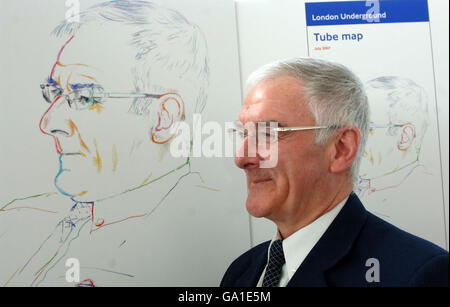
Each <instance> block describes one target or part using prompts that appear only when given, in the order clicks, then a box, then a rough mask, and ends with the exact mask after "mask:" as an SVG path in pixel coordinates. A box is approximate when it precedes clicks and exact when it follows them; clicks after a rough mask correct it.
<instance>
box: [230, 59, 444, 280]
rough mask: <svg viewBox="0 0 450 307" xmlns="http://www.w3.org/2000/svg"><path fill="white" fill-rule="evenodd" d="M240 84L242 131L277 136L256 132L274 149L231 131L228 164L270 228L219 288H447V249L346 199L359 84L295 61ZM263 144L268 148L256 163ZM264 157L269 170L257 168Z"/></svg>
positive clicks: (357, 151) (354, 160) (355, 151)
mask: <svg viewBox="0 0 450 307" xmlns="http://www.w3.org/2000/svg"><path fill="white" fill-rule="evenodd" d="M248 85H249V89H250V91H249V92H248V95H247V97H246V99H245V102H244V105H243V107H242V109H241V112H240V114H239V121H240V122H241V124H242V125H243V126H245V127H251V126H252V125H249V123H261V122H262V123H268V122H270V123H272V124H273V123H276V124H277V125H278V128H265V129H264V134H265V135H266V136H268V139H270V140H274V139H275V141H274V142H273V143H274V144H272V142H267V140H265V139H264V138H259V139H258V138H255V136H260V135H262V134H261V133H260V131H257V130H256V131H250V129H248V128H247V129H243V128H236V131H238V132H240V134H241V135H243V136H244V137H245V138H244V141H243V144H242V145H241V146H242V148H241V150H240V151H239V153H243V154H238V155H237V156H236V158H235V162H236V165H237V166H238V167H240V168H242V169H243V170H244V171H245V173H246V175H247V184H248V189H249V192H248V198H247V202H246V207H247V210H248V212H249V213H250V214H251V215H253V216H255V217H265V218H268V219H270V220H271V221H273V222H274V223H275V224H276V225H277V229H278V230H277V233H276V235H275V238H274V239H273V240H272V241H268V242H265V243H262V244H260V245H258V246H256V247H254V248H252V249H251V250H249V251H248V252H246V253H245V254H243V255H242V256H240V257H239V258H237V259H236V260H235V261H234V262H233V263H232V264H231V266H230V267H229V268H228V270H227V272H226V273H225V275H224V277H223V279H222V283H221V285H222V286H263V287H271V286H406V285H411V286H421V285H448V262H449V258H448V253H447V252H446V251H445V250H443V249H441V248H439V247H438V246H435V245H433V244H432V243H430V242H427V241H425V240H422V239H420V238H417V237H414V236H413V235H411V234H408V233H406V232H404V231H402V230H400V229H398V228H396V227H394V226H393V225H390V224H388V223H386V222H385V221H383V220H381V219H379V218H377V217H376V216H374V215H372V214H371V213H369V212H367V211H366V210H365V209H364V207H363V205H362V204H361V202H360V201H359V199H358V197H357V196H356V194H354V193H353V192H352V190H353V183H354V182H355V181H356V179H357V175H358V168H359V163H360V159H361V156H362V153H363V152H364V144H365V142H366V139H367V134H368V132H369V109H368V102H367V98H366V95H365V92H364V90H363V86H362V84H361V82H360V81H359V80H358V78H357V77H356V76H355V75H354V74H353V73H352V72H351V71H349V70H348V69H347V68H345V67H343V66H342V65H339V64H335V63H330V62H326V61H322V60H314V59H293V60H287V61H279V62H275V63H272V64H269V65H266V66H264V67H262V68H260V69H259V70H257V71H256V72H255V73H253V74H252V75H251V76H250V77H249V80H248ZM253 126H254V127H258V128H260V127H261V126H259V125H253ZM280 127H281V128H282V129H281V128H280ZM242 129H243V130H242ZM239 130H241V131H239ZM261 142H267V143H270V146H269V150H266V151H265V152H264V155H260V152H259V149H260V148H264V147H265V145H267V144H259V143H261ZM255 143H256V144H258V146H257V147H256V148H257V149H256V154H250V153H252V151H253V150H254V148H253V150H252V149H251V147H252V146H250V145H251V144H255ZM260 145H262V146H260ZM274 145H276V146H277V150H273V147H274ZM271 148H272V149H271ZM272 154H278V157H277V161H278V163H277V164H276V166H275V167H272V168H264V167H261V165H262V162H264V161H265V160H267V159H273V157H271V155H272Z"/></svg>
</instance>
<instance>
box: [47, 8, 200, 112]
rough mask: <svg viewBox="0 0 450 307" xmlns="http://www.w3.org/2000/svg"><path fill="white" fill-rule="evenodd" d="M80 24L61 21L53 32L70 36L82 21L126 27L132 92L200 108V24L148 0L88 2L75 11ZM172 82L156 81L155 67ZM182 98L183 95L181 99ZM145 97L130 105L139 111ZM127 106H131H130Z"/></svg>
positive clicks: (82, 23)
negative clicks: (169, 96) (174, 96)
mask: <svg viewBox="0 0 450 307" xmlns="http://www.w3.org/2000/svg"><path fill="white" fill-rule="evenodd" d="M78 17H79V21H80V22H68V21H64V22H63V23H61V24H60V25H59V26H58V27H56V28H55V29H54V31H53V33H54V34H55V35H56V36H57V37H61V36H67V37H69V36H73V35H75V34H76V33H77V32H78V30H79V29H80V28H81V27H83V26H84V25H86V24H98V25H103V24H107V23H114V22H116V23H121V24H123V25H124V26H128V27H130V31H131V32H130V39H129V43H130V45H131V46H133V47H135V48H136V55H135V60H136V65H135V66H134V67H132V68H131V69H132V71H133V74H134V78H135V80H134V83H135V87H136V91H138V92H141V91H150V92H153V93H160V92H161V91H167V92H169V91H170V92H174V93H178V94H180V96H181V97H183V98H184V99H185V100H190V102H189V103H192V104H193V106H192V112H201V111H202V110H203V108H204V107H205V104H206V99H207V87H208V79H209V66H208V57H207V53H208V52H207V45H206V40H205V37H204V35H203V33H202V31H201V30H200V28H199V27H198V26H196V25H194V24H192V23H190V22H189V21H188V20H187V19H186V18H185V17H183V16H182V15H181V14H180V13H178V12H177V11H174V10H170V9H167V8H163V7H160V6H158V5H156V4H154V3H151V2H148V1H137V0H116V1H108V2H104V3H100V4H98V5H95V6H92V7H90V8H89V9H87V10H86V11H83V12H81V13H80V14H79V16H78ZM158 69H159V71H163V72H164V74H167V75H169V76H170V78H171V79H173V80H174V81H176V86H174V84H158V81H157V80H158V78H157V75H156V74H157V73H156V72H155V71H156V70H158ZM186 98H187V99H186ZM145 100H146V99H145V98H144V99H142V98H141V99H138V100H137V101H135V102H134V104H136V103H138V104H140V106H138V107H136V106H135V109H142V108H143V106H144V107H145V105H148V104H149V103H148V101H145ZM130 110H131V109H130Z"/></svg>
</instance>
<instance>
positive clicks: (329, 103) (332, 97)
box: [247, 58, 369, 183]
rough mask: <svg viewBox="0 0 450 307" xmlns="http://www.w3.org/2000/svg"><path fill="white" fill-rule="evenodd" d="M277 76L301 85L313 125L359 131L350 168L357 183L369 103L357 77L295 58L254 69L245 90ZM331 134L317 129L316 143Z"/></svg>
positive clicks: (331, 65)
mask: <svg viewBox="0 0 450 307" xmlns="http://www.w3.org/2000/svg"><path fill="white" fill-rule="evenodd" d="M279 76H292V77H294V78H296V79H298V80H299V81H300V82H301V83H300V84H302V87H301V88H299V91H303V92H304V94H305V100H306V103H307V105H308V107H309V110H310V112H311V113H312V115H313V116H314V119H315V121H316V125H320V126H332V125H337V126H356V127H358V128H359V130H360V132H361V142H360V145H359V148H358V152H357V155H356V158H355V160H354V161H353V164H352V166H351V168H350V175H351V179H352V181H353V183H354V182H356V181H357V178H358V173H359V165H360V162H361V157H362V155H363V153H364V147H365V144H366V140H367V136H368V133H369V104H368V100H367V96H366V94H365V91H364V87H363V84H362V83H361V81H360V80H359V78H358V77H357V76H356V75H355V74H354V73H353V72H352V71H350V70H349V69H348V68H346V67H345V66H343V65H341V64H338V63H334V62H329V61H325V60H319V59H311V58H294V59H287V60H280V61H276V62H273V63H270V64H267V65H265V66H263V67H261V68H260V69H258V70H256V71H255V72H254V73H252V74H251V75H250V76H249V77H248V79H247V89H250V88H252V87H254V86H255V85H257V84H258V83H259V82H261V81H266V80H270V79H274V78H276V77H279ZM334 132H335V130H334V129H321V130H316V137H315V143H316V144H319V145H320V144H325V143H326V142H327V141H328V139H329V138H330V137H331V136H332V135H333V134H334Z"/></svg>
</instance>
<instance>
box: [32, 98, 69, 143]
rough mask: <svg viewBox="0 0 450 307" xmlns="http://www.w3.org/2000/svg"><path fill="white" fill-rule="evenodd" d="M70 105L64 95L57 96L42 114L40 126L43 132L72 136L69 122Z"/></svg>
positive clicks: (52, 134)
mask: <svg viewBox="0 0 450 307" xmlns="http://www.w3.org/2000/svg"><path fill="white" fill-rule="evenodd" d="M69 109H70V107H69V105H68V103H67V101H66V99H65V98H63V97H62V96H60V97H58V98H56V99H55V100H54V101H53V102H52V103H51V104H50V106H49V107H48V109H47V110H46V111H45V112H44V114H43V115H42V118H41V120H40V122H39V128H40V129H41V131H42V133H44V134H47V135H51V136H70V133H71V130H70V125H69V124H68V121H67V118H68V112H69Z"/></svg>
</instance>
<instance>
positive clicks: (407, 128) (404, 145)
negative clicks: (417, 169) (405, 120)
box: [397, 124, 416, 151]
mask: <svg viewBox="0 0 450 307" xmlns="http://www.w3.org/2000/svg"><path fill="white" fill-rule="evenodd" d="M415 138H416V128H415V127H414V125H413V124H406V125H403V126H402V133H401V135H400V140H399V142H398V144H397V147H398V149H399V150H401V151H407V150H408V148H409V147H410V146H411V145H412V144H413V143H414V140H415Z"/></svg>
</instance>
